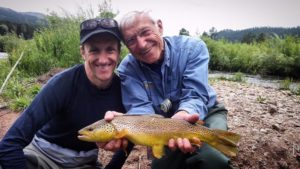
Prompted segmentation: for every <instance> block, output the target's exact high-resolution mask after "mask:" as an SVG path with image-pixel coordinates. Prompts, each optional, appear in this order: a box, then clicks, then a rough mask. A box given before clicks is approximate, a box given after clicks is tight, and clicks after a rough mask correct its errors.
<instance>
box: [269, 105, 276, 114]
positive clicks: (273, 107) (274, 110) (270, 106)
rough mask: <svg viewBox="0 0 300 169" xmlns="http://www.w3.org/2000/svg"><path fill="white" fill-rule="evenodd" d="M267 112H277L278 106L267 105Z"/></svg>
mask: <svg viewBox="0 0 300 169" xmlns="http://www.w3.org/2000/svg"><path fill="white" fill-rule="evenodd" d="M268 112H269V113H270V114H271V115H273V114H275V113H277V112H278V108H277V107H276V106H274V105H268Z"/></svg>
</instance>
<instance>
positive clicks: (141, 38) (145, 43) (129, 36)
mask: <svg viewBox="0 0 300 169" xmlns="http://www.w3.org/2000/svg"><path fill="white" fill-rule="evenodd" d="M121 31H122V34H123V37H124V41H125V44H126V46H127V47H128V49H129V51H130V52H131V54H132V55H133V56H134V57H136V58H137V59H138V60H140V61H142V62H145V63H148V64H152V63H155V62H158V61H159V60H160V59H161V57H162V53H163V50H164V43H163V38H162V32H163V28H162V22H161V21H160V20H158V21H157V22H154V21H153V20H151V19H150V18H149V17H148V16H145V15H140V16H135V18H134V20H133V22H131V23H128V24H127V25H124V27H122V30H121Z"/></svg>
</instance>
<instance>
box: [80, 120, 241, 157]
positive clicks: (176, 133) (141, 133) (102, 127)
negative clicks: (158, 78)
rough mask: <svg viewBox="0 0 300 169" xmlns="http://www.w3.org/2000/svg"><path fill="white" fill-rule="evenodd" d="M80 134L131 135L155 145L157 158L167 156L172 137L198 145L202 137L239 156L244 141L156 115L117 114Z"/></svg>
mask: <svg viewBox="0 0 300 169" xmlns="http://www.w3.org/2000/svg"><path fill="white" fill-rule="evenodd" d="M78 133H79V136H78V138H79V139H80V140H83V141H89V142H107V141H109V140H112V139H118V138H127V139H128V140H130V141H131V142H133V143H134V144H138V145H145V146H149V147H151V148H152V152H153V155H154V156H155V157H156V158H161V157H162V156H163V155H164V146H165V145H167V144H168V141H169V140H170V139H171V138H173V139H177V138H188V139H189V140H190V142H191V143H192V144H194V145H200V142H198V139H200V140H201V141H202V142H206V143H208V144H209V145H211V146H212V147H214V148H216V149H217V150H219V151H221V152H222V153H224V154H225V155H227V156H236V153H237V142H238V141H239V140H240V136H239V135H238V134H236V133H233V132H229V131H224V130H218V129H209V128H207V127H205V126H202V125H199V124H197V123H196V124H191V123H189V122H186V121H184V120H179V119H171V118H162V117H160V116H155V115H154V116H153V115H123V116H116V117H115V118H114V119H113V120H112V121H111V122H106V121H105V120H99V121H97V122H95V123H93V124H91V125H89V126H87V127H85V128H83V129H81V130H80V131H79V132H78Z"/></svg>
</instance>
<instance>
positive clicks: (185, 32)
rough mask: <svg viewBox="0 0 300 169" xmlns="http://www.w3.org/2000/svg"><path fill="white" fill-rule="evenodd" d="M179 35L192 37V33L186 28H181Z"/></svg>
mask: <svg viewBox="0 0 300 169" xmlns="http://www.w3.org/2000/svg"><path fill="white" fill-rule="evenodd" d="M179 35H185V36H190V32H189V31H188V30H186V29H184V28H181V29H180V31H179Z"/></svg>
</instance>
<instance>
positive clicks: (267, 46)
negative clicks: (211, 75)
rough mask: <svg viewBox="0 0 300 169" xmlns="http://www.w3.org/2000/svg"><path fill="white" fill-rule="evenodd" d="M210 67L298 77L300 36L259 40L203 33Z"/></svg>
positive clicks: (299, 70)
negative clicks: (218, 37)
mask: <svg viewBox="0 0 300 169" xmlns="http://www.w3.org/2000/svg"><path fill="white" fill-rule="evenodd" d="M203 39H204V41H205V42H206V43H207V46H208V49H209V52H210V56H211V61H210V65H209V68H210V69H211V70H219V71H229V72H243V73H251V74H261V75H276V76H283V77H294V78H300V73H299V72H300V43H299V42H300V38H298V37H292V36H287V37H285V38H284V39H279V38H273V39H268V40H266V41H265V42H262V43H253V44H244V43H231V42H227V41H225V40H218V41H216V40H212V39H210V38H207V37H204V38H203Z"/></svg>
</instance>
